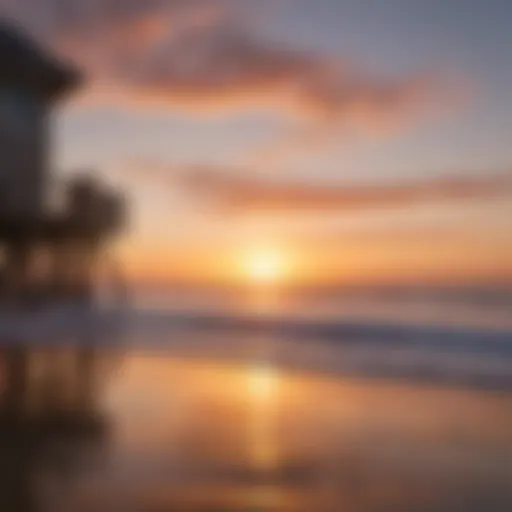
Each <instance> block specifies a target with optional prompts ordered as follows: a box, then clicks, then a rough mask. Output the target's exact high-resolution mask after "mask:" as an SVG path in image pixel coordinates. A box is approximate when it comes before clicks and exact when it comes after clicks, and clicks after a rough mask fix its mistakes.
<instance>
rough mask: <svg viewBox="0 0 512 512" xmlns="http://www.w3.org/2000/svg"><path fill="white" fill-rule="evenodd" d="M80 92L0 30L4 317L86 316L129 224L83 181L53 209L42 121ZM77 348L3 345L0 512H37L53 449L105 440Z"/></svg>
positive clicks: (42, 55)
mask: <svg viewBox="0 0 512 512" xmlns="http://www.w3.org/2000/svg"><path fill="white" fill-rule="evenodd" d="M80 82H81V77H80V75H79V73H78V72H77V71H76V70H74V69H73V68H72V67H70V66H68V65H67V64H64V63H62V62H59V61H58V60H57V59H55V58H54V57H53V56H51V55H48V54H47V53H46V52H45V51H44V50H43V49H41V48H40V47H38V46H37V45H36V44H35V43H34V42H33V41H31V40H30V38H29V37H27V35H26V34H25V33H24V32H23V30H21V29H19V28H17V27H15V26H13V25H11V24H9V23H3V24H2V23H0V310H3V314H4V315H5V314H7V315H10V314H11V313H12V314H13V315H14V314H18V312H23V314H24V315H25V316H24V318H26V319H30V312H31V311H35V309H36V307H43V308H44V307H46V306H51V305H52V304H56V303H62V302H64V303H70V302H73V303H79V304H81V305H84V306H87V305H91V304H92V303H93V301H94V295H93V284H94V282H93V281H94V279H93V274H94V266H95V264H96V263H97V262H98V261H99V260H100V259H101V251H102V248H103V247H105V245H106V243H107V242H108V241H109V240H110V239H111V237H112V236H114V235H115V234H116V233H117V232H118V231H119V229H120V228H121V227H122V225H123V223H124V201H123V197H122V196H121V195H120V194H118V193H117V192H116V191H114V190H112V189H111V188H109V187H107V186H106V185H105V184H104V183H102V182H101V181H99V180H98V179H95V178H94V177H93V176H90V175H89V176H88V175H81V176H80V177H78V178H75V179H73V180H70V182H69V183H67V184H66V186H65V188H64V196H63V198H62V199H63V201H61V204H59V205H55V204H52V203H51V199H50V198H51V196H52V190H51V185H52V184H53V182H54V176H53V175H52V172H51V169H50V168H49V167H50V164H49V159H48V154H49V140H50V134H49V122H48V121H49V117H50V115H51V111H52V107H53V106H54V105H55V104H56V102H58V101H59V100H60V99H61V98H63V97H64V96H65V95H66V94H68V93H69V92H70V91H72V90H73V88H74V87H76V86H77V85H78V84H79V83H80ZM6 312H7V313H6ZM79 337H80V339H79V340H78V343H77V340H75V343H74V344H73V345H72V346H71V345H70V346H67V347H60V348H58V349H57V348H53V349H49V348H46V349H43V348H42V347H38V346H35V345H34V344H32V345H31V346H28V345H27V344H26V343H24V340H23V339H0V510H2V511H6V512H10V511H13V512H14V511H16V512H25V511H27V512H30V511H32V510H39V508H38V498H37V493H35V491H34V488H35V487H34V486H35V485H36V482H35V480H34V479H35V478H36V477H35V473H37V471H39V470H40V469H41V467H45V465H47V462H48V460H47V458H46V455H45V453H49V452H52V450H49V451H48V447H49V446H51V445H52V444H55V442H58V443H60V444H62V443H68V444H69V443H76V442H90V441H94V442H96V441H99V440H101V439H102V438H103V437H104V435H105V434H106V422H105V420H104V418H103V417H102V415H101V411H100V408H99V407H98V403H97V398H98V386H99V384H100V381H101V375H102V371H101V370H102V369H101V366H102V364H101V363H102V361H103V359H102V357H100V355H99V353H98V351H97V349H96V348H95V347H94V346H93V344H92V342H91V340H87V339H86V337H85V335H83V334H79ZM52 453H53V452H52ZM61 462H62V461H61ZM61 466H62V464H61ZM64 466H65V464H64ZM64 466H62V467H61V468H60V469H61V470H62V471H61V472H63V473H66V471H67V469H66V467H64Z"/></svg>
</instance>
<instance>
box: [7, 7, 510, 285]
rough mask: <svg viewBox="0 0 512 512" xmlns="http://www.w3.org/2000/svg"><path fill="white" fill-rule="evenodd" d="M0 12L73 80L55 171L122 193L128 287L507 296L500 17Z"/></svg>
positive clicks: (410, 10)
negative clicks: (250, 283) (262, 281)
mask: <svg viewBox="0 0 512 512" xmlns="http://www.w3.org/2000/svg"><path fill="white" fill-rule="evenodd" d="M0 6H1V9H2V11H3V12H4V13H5V14H6V15H8V16H9V17H11V18H13V19H15V20H16V21H18V22H19V23H21V24H22V25H23V26H24V27H25V28H26V29H27V30H28V31H29V32H30V33H31V34H32V35H33V36H34V37H36V38H37V39H38V40H40V41H42V42H43V43H44V44H45V45H47V46H48V47H49V48H51V50H52V51H54V52H56V53H57V54H58V55H60V56H61V57H62V58H66V59H70V60H71V61H73V62H74V63H75V64H76V65H77V66H78V67H80V68H81V69H82V70H83V71H84V74H85V77H86V81H85V82H84V84H83V86H82V88H81V90H80V91H79V92H77V93H76V94H75V95H72V96H70V97H69V98H68V99H67V100H66V102H65V103H64V104H63V105H61V106H60V107H59V109H58V111H57V112H56V113H55V116H54V120H53V127H54V130H55V136H54V141H53V156H52V159H53V164H54V166H55V168H56V169H58V172H59V173H60V174H61V175H62V176H69V175H71V174H73V173H75V172H77V171H80V170H82V169H92V170H95V172H97V173H98V174H101V176H103V177H105V178H106V179H107V180H108V181H109V182H111V183H113V184H114V185H116V186H119V187H121V188H122V189H123V190H125V191H126V194H127V196H128V198H129V201H130V208H131V214H130V229H129V232H128V233H127V234H126V235H125V236H123V238H122V239H121V240H120V244H119V245H120V246H119V251H120V257H121V259H122V261H123V265H124V266H125V268H126V272H127V273H128V274H129V275H130V276H131V277H132V278H133V279H135V280H139V281H140V282H175V281H185V282H199V283H201V282H204V283H206V282H221V283H233V282H237V281H240V280H242V281H243V280H244V279H250V277H251V275H250V274H251V270H250V268H251V265H252V266H253V267H254V266H257V263H258V261H255V260H257V259H258V258H259V259H260V260H262V259H264V258H267V259H271V256H272V257H273V258H274V260H275V259H279V260H280V261H281V266H282V267H283V270H282V276H281V278H282V279H283V280H285V279H286V280H288V281H290V282H293V283H298V284H303V283H304V284H306V283H308V284H309V283H311V284H326V285H328V284H334V283H336V284H339V283H351V284H352V283H362V284H378V283H392V284H400V283H420V284H432V283H434V284H450V285H452V284H461V285H462V284H464V285H465V284H474V283H498V284H503V283H507V282H508V283H512V227H511V226H510V218H511V214H512V166H511V163H512V148H511V145H510V140H512V102H511V101H509V99H510V91H511V90H512V67H511V66H510V55H511V50H510V48H512V31H511V30H510V19H511V18H512V4H510V2H508V1H506V0H488V1H484V0H430V1H426V0H387V1H386V2H383V1H382V0H273V1H272V0H254V1H250V0H167V1H165V0H124V1H119V0H102V1H99V0H88V1H87V2H85V1H83V0H82V1H78V0H61V1H58V2H57V1H55V0H39V1H37V2H33V1H29V0H2V2H0ZM251 262H252V263H251ZM260 263H261V261H260ZM253 270H254V269H253ZM253 274H254V272H253ZM253 277H254V276H253Z"/></svg>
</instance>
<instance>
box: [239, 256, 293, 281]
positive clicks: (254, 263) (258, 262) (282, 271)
mask: <svg viewBox="0 0 512 512" xmlns="http://www.w3.org/2000/svg"><path fill="white" fill-rule="evenodd" d="M243 266H244V274H245V275H246V277H247V278H249V279H250V280H251V281H253V282H255V283H263V284H264V283H275V282H278V281H282V280H283V279H284V278H285V276H286V274H287V271H288V264H287V261H286V258H285V255H284V254H283V253H282V252H281V251H279V250H277V249H267V248H266V249H255V250H253V251H251V252H250V253H248V254H247V256H246V257H245V260H244V263H243Z"/></svg>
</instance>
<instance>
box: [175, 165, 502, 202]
mask: <svg viewBox="0 0 512 512" xmlns="http://www.w3.org/2000/svg"><path fill="white" fill-rule="evenodd" d="M174 176H178V177H179V179H178V183H179V184H180V185H181V186H182V187H183V189H184V190H185V191H187V192H188V193H190V194H191V195H193V196H195V197H198V198H200V199H202V200H204V201H206V202H207V203H209V204H212V205H214V206H216V207H217V208H220V209H222V210H224V211H232V212H254V211H258V212H279V211H282V212H288V211H318V212H322V211H325V212H329V211H345V210H349V211H352V210H369V209H380V208H402V207H409V206H411V205H414V204H421V203H428V202H438V201H458V200H467V199H471V200H478V199H485V198H489V197H497V196H500V195H505V194H512V174H510V173H508V174H495V175H492V176H483V177H482V176H480V177H441V178H437V179H432V180H424V181H418V182H410V183H400V184H391V185H384V184H383V185H372V186H359V185H353V186H351V185H335V184H324V185H318V184H315V185H312V184H308V183H304V182H303V183H297V182H289V181H282V180H281V181H274V180H272V181H270V180H262V179H257V178H253V179H251V178H246V177H243V178H240V177H237V176H234V175H228V174H226V173H223V172H220V171H219V170H217V169H208V168H197V169H192V170H189V171H188V172H183V173H182V174H176V172H175V174H174ZM174 179H176V178H174Z"/></svg>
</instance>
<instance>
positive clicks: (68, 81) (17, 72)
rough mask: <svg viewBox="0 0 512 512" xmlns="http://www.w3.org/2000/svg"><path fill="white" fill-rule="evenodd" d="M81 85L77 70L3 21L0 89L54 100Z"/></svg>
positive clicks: (0, 39)
mask: <svg viewBox="0 0 512 512" xmlns="http://www.w3.org/2000/svg"><path fill="white" fill-rule="evenodd" d="M79 81H80V77H79V74H78V72H77V71H76V70H75V69H74V68H73V67H71V66H69V65H67V64H64V63H63V62H60V61H59V60H57V59H56V58H55V57H53V56H52V55H50V54H49V53H47V52H46V51H45V50H44V49H43V48H42V47H40V46H39V45H37V44H36V43H35V42H34V41H33V40H32V39H31V38H30V37H29V36H28V34H27V33H26V32H25V31H24V30H23V29H22V28H21V27H19V26H18V25H16V24H14V23H12V22H10V21H6V20H1V19H0V85H1V84H4V85H7V84H8V85H11V86H15V87H19V88H23V89H27V88H28V89H32V90H35V91H38V92H39V93H41V94H43V96H44V97H45V98H47V99H53V98H56V97H57V96H59V95H61V94H62V93H64V92H66V91H67V90H68V89H71V88H72V87H73V86H75V85H77V84H78V83H79Z"/></svg>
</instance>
